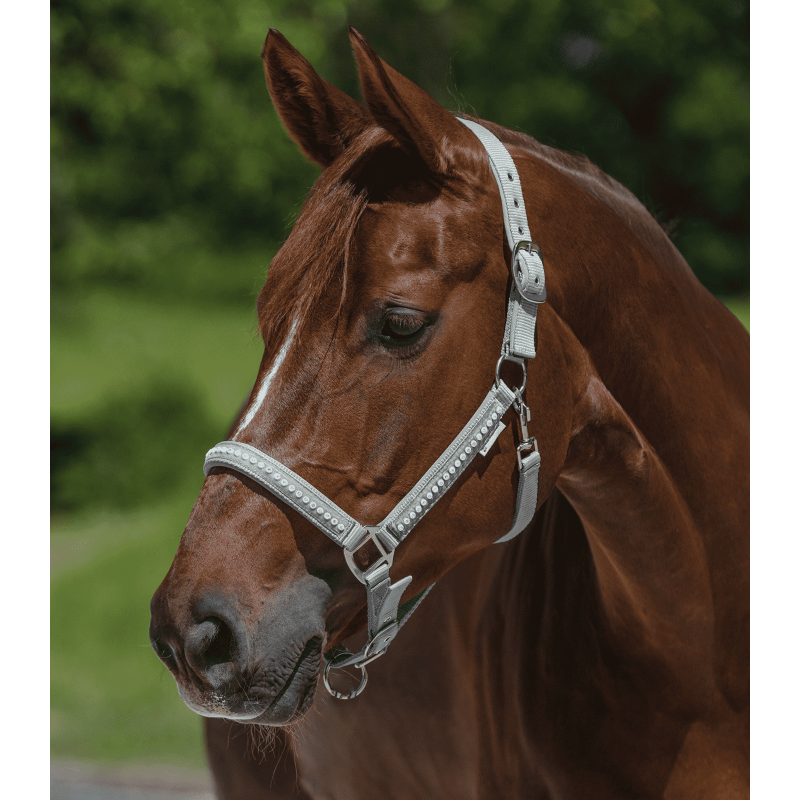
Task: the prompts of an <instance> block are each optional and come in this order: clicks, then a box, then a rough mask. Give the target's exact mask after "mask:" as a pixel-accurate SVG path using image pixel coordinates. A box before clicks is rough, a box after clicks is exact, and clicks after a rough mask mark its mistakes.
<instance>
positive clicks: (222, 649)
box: [203, 619, 234, 667]
mask: <svg viewBox="0 0 800 800" xmlns="http://www.w3.org/2000/svg"><path fill="white" fill-rule="evenodd" d="M207 621H208V622H213V623H214V624H215V625H216V626H217V630H216V633H215V634H214V635H213V637H212V639H211V641H210V642H209V644H208V647H207V648H206V651H205V653H203V660H204V661H205V664H206V666H207V667H212V666H214V664H224V663H225V662H226V661H231V660H232V659H233V646H234V638H233V631H232V630H231V629H230V628H229V627H228V625H227V624H226V623H225V622H223V621H222V620H221V619H213V620H207Z"/></svg>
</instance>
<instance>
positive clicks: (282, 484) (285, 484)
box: [281, 478, 289, 486]
mask: <svg viewBox="0 0 800 800" xmlns="http://www.w3.org/2000/svg"><path fill="white" fill-rule="evenodd" d="M288 485H289V481H287V480H286V478H284V479H283V480H282V481H281V486H288Z"/></svg>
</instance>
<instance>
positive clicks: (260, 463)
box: [258, 461, 264, 469]
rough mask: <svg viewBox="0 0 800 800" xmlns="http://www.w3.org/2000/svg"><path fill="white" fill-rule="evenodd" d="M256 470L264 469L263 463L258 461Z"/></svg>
mask: <svg viewBox="0 0 800 800" xmlns="http://www.w3.org/2000/svg"><path fill="white" fill-rule="evenodd" d="M258 468H259V469H264V462H263V461H259V462H258Z"/></svg>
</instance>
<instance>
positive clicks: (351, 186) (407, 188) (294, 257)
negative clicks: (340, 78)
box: [258, 125, 464, 352]
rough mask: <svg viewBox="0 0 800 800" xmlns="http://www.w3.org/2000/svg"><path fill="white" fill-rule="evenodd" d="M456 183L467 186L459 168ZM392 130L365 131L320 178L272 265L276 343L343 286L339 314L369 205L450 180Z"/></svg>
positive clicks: (424, 196) (421, 195)
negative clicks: (431, 168) (360, 225)
mask: <svg viewBox="0 0 800 800" xmlns="http://www.w3.org/2000/svg"><path fill="white" fill-rule="evenodd" d="M447 177H448V178H449V180H448V183H449V184H451V187H450V188H453V189H455V191H457V192H458V191H459V190H458V188H457V187H459V186H463V184H464V182H463V181H461V180H459V174H458V173H456V172H454V173H453V174H452V175H449V176H447ZM443 186H444V180H443V179H442V178H441V177H439V176H434V175H432V174H430V172H429V171H428V170H427V169H426V168H425V167H424V165H422V164H421V163H420V162H418V161H417V160H416V159H414V157H413V156H410V155H409V154H407V153H406V152H405V151H404V150H403V149H402V148H401V147H400V146H399V144H398V143H397V141H396V140H395V139H394V138H393V137H392V136H391V134H389V133H388V132H387V131H386V130H384V129H383V128H381V127H379V126H377V125H376V126H372V127H370V128H368V129H366V130H365V131H364V132H362V133H361V134H360V135H359V136H358V137H357V139H356V140H355V141H354V142H353V144H352V145H351V147H349V148H348V149H347V150H345V151H344V152H343V153H342V154H341V155H340V156H339V157H338V158H337V159H336V161H334V163H333V164H331V166H330V167H328V168H327V169H326V170H325V171H324V172H323V173H322V174H321V175H320V177H319V178H318V179H317V181H316V183H315V184H314V186H313V187H312V189H311V191H310V192H309V194H308V196H307V197H306V200H305V202H304V204H303V206H302V208H301V210H300V213H299V215H298V217H297V220H296V222H295V224H294V227H293V229H292V232H291V234H290V236H289V237H288V239H287V240H286V241H285V242H284V244H283V246H282V247H281V249H280V251H279V252H278V253H277V254H276V256H275V258H274V259H273V260H272V263H271V264H270V267H269V274H268V278H267V281H266V282H265V284H264V286H263V288H262V290H261V292H260V294H259V299H258V325H259V330H260V332H261V336H262V338H263V340H264V342H265V345H266V346H267V347H268V348H271V349H274V350H276V352H277V348H279V347H280V346H281V343H283V342H284V341H285V340H286V337H287V336H288V333H289V330H290V329H293V330H294V331H295V334H296V335H297V337H301V336H302V334H303V332H304V330H305V329H306V327H307V325H308V324H309V322H310V321H311V320H312V319H313V318H314V316H315V314H316V313H318V311H319V309H320V306H321V304H322V300H323V298H325V299H326V300H330V299H331V298H332V296H333V295H334V292H335V290H336V289H337V288H338V290H339V295H338V303H337V304H336V305H335V306H334V307H333V308H332V314H333V315H334V316H335V315H336V314H337V313H338V312H339V311H340V310H341V308H342V306H343V304H344V302H345V299H346V292H347V283H348V281H347V278H348V266H349V263H350V256H351V248H352V244H353V240H354V234H355V231H356V228H357V226H358V223H359V221H360V219H361V216H362V214H363V213H364V211H365V209H366V208H367V206H369V205H372V204H380V203H383V202H385V201H388V200H394V199H398V200H402V201H403V202H406V203H410V204H412V203H413V204H420V203H427V202H430V201H431V200H432V199H433V198H434V197H435V196H436V195H437V194H438V193H439V192H440V191H441V190H442V188H443Z"/></svg>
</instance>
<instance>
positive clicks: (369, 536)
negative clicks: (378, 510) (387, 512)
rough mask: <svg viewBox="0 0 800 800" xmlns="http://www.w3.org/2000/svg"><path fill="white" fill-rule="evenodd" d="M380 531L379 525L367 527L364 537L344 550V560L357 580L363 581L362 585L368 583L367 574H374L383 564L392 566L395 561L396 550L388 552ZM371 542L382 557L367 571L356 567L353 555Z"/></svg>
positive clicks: (365, 527)
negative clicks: (382, 541)
mask: <svg viewBox="0 0 800 800" xmlns="http://www.w3.org/2000/svg"><path fill="white" fill-rule="evenodd" d="M380 529H381V528H380V526H379V525H365V526H364V535H363V536H362V537H361V538H360V539H359V540H358V541H357V542H355V543H354V544H352V545H350V546H349V547H345V548H344V560H345V561H346V562H347V566H348V567H350V571H351V572H352V573H353V575H355V576H356V578H358V580H359V581H361V583H366V575H367V573H368V572H372V571H373V570H374V569H375V567H379V566H380V565H381V564H386V566H387V567H391V566H392V561H393V560H394V550H387V549H386V548H385V547H384V546H383V544H381V540H380V538H379V537H378V531H380ZM369 541H371V542H372V543H373V544H374V545H375V547H377V548H378V552H379V553H380V557H379V558H378V560H377V561H375V563H374V564H370V565H369V566H368V567H367V568H366V569H365V570H361V569H359V568H358V567H357V566H356V562H355V560H354V559H353V555H354V554H355V553H356V552H357V551H358V550H360V549H361V548H362V547H363V546H364V545H365V544H366V543H367V542H369Z"/></svg>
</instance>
